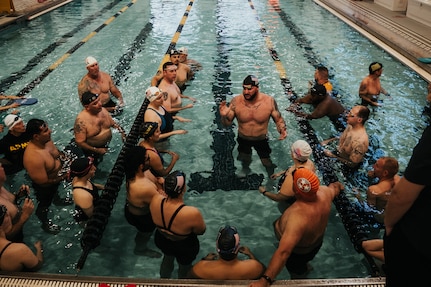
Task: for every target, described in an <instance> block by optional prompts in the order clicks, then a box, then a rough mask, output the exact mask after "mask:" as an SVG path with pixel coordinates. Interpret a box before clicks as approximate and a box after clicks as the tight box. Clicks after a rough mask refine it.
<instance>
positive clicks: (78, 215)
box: [73, 183, 99, 222]
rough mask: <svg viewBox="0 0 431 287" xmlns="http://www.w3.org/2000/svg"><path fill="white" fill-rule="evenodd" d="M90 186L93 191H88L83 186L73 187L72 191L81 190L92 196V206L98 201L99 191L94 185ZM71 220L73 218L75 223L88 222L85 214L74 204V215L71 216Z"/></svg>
mask: <svg viewBox="0 0 431 287" xmlns="http://www.w3.org/2000/svg"><path fill="white" fill-rule="evenodd" d="M91 186H92V188H93V189H89V188H86V187H83V186H74V187H73V189H76V188H81V189H83V190H85V191H88V193H90V194H91V195H92V196H93V206H94V204H95V202H96V201H97V200H99V189H98V188H97V187H96V186H95V185H94V183H91ZM73 218H75V220H76V222H82V221H86V220H88V219H89V218H88V216H87V214H85V212H84V210H83V209H82V208H81V207H80V206H79V205H76V204H75V213H74V215H73Z"/></svg>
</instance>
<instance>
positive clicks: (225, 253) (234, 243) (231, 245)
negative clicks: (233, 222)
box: [216, 225, 240, 261]
mask: <svg viewBox="0 0 431 287" xmlns="http://www.w3.org/2000/svg"><path fill="white" fill-rule="evenodd" d="M239 241H240V240H239V234H238V231H237V230H236V227H234V226H229V225H226V226H225V227H222V228H220V230H219V231H218V235H217V240H216V247H217V252H218V254H219V255H220V257H221V258H222V259H224V260H226V261H230V260H233V259H235V258H236V256H237V254H238V250H239V247H240V245H239Z"/></svg>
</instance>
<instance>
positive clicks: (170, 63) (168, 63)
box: [163, 61, 176, 71]
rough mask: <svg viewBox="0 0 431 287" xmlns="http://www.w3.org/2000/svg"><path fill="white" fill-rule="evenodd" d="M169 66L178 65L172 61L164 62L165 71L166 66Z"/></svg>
mask: <svg viewBox="0 0 431 287" xmlns="http://www.w3.org/2000/svg"><path fill="white" fill-rule="evenodd" d="M169 66H176V65H175V64H174V63H172V62H171V61H168V62H166V63H164V64H163V71H164V70H166V68H167V67H169Z"/></svg>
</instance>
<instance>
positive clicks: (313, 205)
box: [249, 168, 344, 287]
mask: <svg viewBox="0 0 431 287" xmlns="http://www.w3.org/2000/svg"><path fill="white" fill-rule="evenodd" d="M343 188H344V187H343V185H342V184H341V183H340V182H333V183H330V184H329V186H322V185H320V181H319V179H318V177H317V176H316V174H314V173H313V172H312V171H311V170H309V169H306V168H299V169H297V170H295V172H294V174H293V190H294V192H295V197H296V201H295V202H294V203H293V204H292V205H291V206H290V207H289V208H288V209H286V210H285V211H284V213H283V214H282V215H281V217H280V218H278V219H277V220H276V221H275V222H274V232H275V234H276V237H277V239H279V240H280V242H279V245H278V248H277V250H276V251H275V252H274V254H273V255H272V258H271V260H270V262H269V265H268V268H266V270H265V274H263V275H262V276H261V278H260V279H259V280H258V281H255V282H252V283H251V284H250V285H249V286H250V287H256V286H269V285H271V284H272V283H273V281H274V280H275V278H276V276H277V275H278V274H279V273H280V271H281V269H282V268H283V265H285V267H286V269H287V270H288V271H289V273H290V276H291V278H292V279H294V278H305V277H306V275H307V274H308V272H309V271H310V270H311V266H310V265H309V264H308V262H309V261H311V260H312V259H313V258H314V257H315V256H316V254H317V252H318V251H319V250H320V247H321V246H322V243H323V237H324V234H325V230H326V226H327V224H328V219H329V214H330V213H331V205H332V201H333V200H334V198H335V197H336V196H337V195H338V194H339V192H340V190H342V189H343Z"/></svg>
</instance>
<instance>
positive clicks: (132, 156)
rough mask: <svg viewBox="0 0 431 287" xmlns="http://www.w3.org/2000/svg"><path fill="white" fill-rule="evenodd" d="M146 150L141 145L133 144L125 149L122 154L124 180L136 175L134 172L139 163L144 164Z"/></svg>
mask: <svg viewBox="0 0 431 287" xmlns="http://www.w3.org/2000/svg"><path fill="white" fill-rule="evenodd" d="M146 156H147V150H146V149H145V148H144V147H142V146H133V147H131V148H129V149H127V150H126V152H125V154H124V161H125V162H126V164H125V165H124V167H125V168H124V169H125V171H124V173H125V175H126V180H127V181H128V180H132V179H134V178H135V177H136V172H137V171H138V168H139V166H140V165H141V164H143V165H145V159H146Z"/></svg>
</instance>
